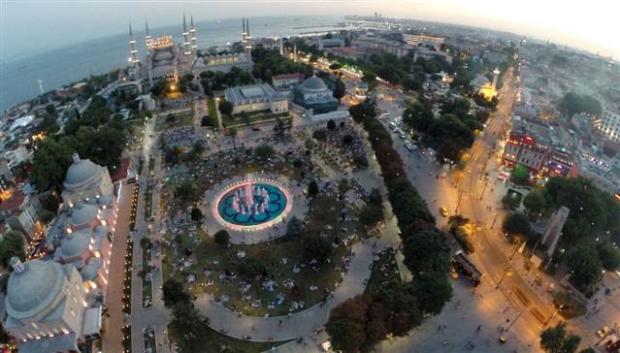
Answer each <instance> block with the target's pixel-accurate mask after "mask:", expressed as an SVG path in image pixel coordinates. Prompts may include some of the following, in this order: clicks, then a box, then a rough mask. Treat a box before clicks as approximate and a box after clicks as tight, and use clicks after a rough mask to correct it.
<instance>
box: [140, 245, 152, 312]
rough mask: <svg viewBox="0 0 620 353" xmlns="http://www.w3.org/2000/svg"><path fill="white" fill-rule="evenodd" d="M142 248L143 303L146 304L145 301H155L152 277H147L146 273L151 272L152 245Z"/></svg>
mask: <svg viewBox="0 0 620 353" xmlns="http://www.w3.org/2000/svg"><path fill="white" fill-rule="evenodd" d="M140 247H141V248H142V271H143V275H144V277H143V278H142V303H143V305H144V302H145V301H147V300H148V301H149V302H152V301H153V288H152V287H153V282H152V280H151V279H147V278H146V275H147V274H149V273H151V267H150V263H151V246H148V247H144V246H140Z"/></svg>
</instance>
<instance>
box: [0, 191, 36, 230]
mask: <svg viewBox="0 0 620 353" xmlns="http://www.w3.org/2000/svg"><path fill="white" fill-rule="evenodd" d="M38 210H39V200H38V198H37V197H36V196H33V195H26V194H24V193H23V192H22V190H21V189H18V190H16V191H15V192H14V193H13V194H12V195H11V197H10V198H9V199H7V200H6V201H3V202H2V203H1V204H0V218H2V219H3V220H5V221H6V223H7V224H8V226H9V227H10V228H11V229H16V230H21V231H23V232H24V233H25V234H26V235H28V236H32V234H34V228H35V223H36V222H37V220H38V216H37V213H38Z"/></svg>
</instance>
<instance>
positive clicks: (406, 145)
mask: <svg viewBox="0 0 620 353" xmlns="http://www.w3.org/2000/svg"><path fill="white" fill-rule="evenodd" d="M405 148H407V149H408V150H409V151H415V150H417V149H418V146H416V145H414V144H413V143H411V142H407V143H406V144H405Z"/></svg>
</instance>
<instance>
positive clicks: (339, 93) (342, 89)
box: [332, 78, 347, 100]
mask: <svg viewBox="0 0 620 353" xmlns="http://www.w3.org/2000/svg"><path fill="white" fill-rule="evenodd" d="M346 93H347V88H346V86H345V85H344V82H342V80H341V79H340V78H337V79H336V82H334V91H333V93H332V94H333V96H334V98H336V99H337V100H340V99H342V97H344V95H345V94H346Z"/></svg>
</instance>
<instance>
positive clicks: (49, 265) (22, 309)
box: [6, 260, 65, 319]
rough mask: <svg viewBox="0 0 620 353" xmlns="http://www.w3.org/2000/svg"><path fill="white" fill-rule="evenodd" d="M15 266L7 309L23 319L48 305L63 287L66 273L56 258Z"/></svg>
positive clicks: (8, 289)
mask: <svg viewBox="0 0 620 353" xmlns="http://www.w3.org/2000/svg"><path fill="white" fill-rule="evenodd" d="M20 265H22V266H21V268H18V267H15V268H14V271H13V273H12V274H11V276H10V277H9V282H8V285H7V297H6V310H7V312H8V314H9V315H10V316H12V317H13V318H16V319H25V318H29V317H32V316H34V315H36V314H38V313H39V312H40V311H42V310H43V309H45V308H47V307H48V306H49V305H50V304H51V303H52V301H53V300H54V299H55V298H56V297H57V295H58V293H59V292H60V290H61V289H62V284H63V279H64V276H65V273H64V270H63V269H62V266H61V265H60V264H59V263H57V262H55V261H42V260H30V261H28V262H26V263H23V264H21V263H20Z"/></svg>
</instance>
